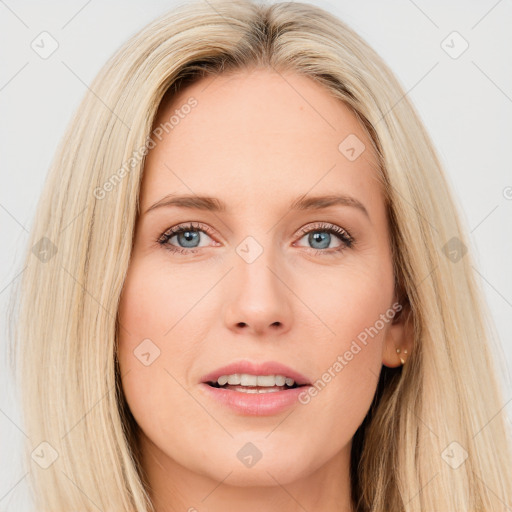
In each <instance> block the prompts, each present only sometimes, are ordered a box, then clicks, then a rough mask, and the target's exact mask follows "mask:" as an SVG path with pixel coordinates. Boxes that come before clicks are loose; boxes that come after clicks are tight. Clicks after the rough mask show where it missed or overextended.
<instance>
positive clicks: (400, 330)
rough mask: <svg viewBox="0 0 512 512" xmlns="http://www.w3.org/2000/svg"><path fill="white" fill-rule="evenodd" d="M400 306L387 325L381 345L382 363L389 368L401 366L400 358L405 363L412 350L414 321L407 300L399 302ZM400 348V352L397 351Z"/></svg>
mask: <svg viewBox="0 0 512 512" xmlns="http://www.w3.org/2000/svg"><path fill="white" fill-rule="evenodd" d="M400 304H403V306H402V308H401V309H400V310H399V311H397V313H396V314H395V316H394V317H393V319H392V321H391V323H390V324H389V325H388V328H387V331H386V335H385V338H384V345H383V347H382V364H383V365H384V366H388V367H389V368H395V367H397V366H401V361H400V358H402V359H403V360H404V361H405V362H406V363H407V359H408V358H409V357H411V354H412V351H413V350H414V323H413V317H412V312H411V306H410V304H409V301H408V300H404V301H403V302H400ZM397 349H400V353H398V352H397Z"/></svg>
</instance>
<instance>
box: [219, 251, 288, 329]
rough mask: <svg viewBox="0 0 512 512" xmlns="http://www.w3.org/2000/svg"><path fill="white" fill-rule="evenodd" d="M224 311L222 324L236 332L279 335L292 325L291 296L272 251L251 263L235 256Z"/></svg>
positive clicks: (264, 252) (265, 252)
mask: <svg viewBox="0 0 512 512" xmlns="http://www.w3.org/2000/svg"><path fill="white" fill-rule="evenodd" d="M230 275H231V278H230V283H231V286H230V288H229V289H228V290H227V295H226V305H225V310H224V317H225V325H226V326H227V327H228V329H230V330H232V331H235V332H237V333H240V332H246V333H247V334H253V335H258V336H265V335H274V336H275V335H276V334H279V335H282V334H283V333H285V332H287V331H288V330H289V329H290V326H291V319H292V308H291V303H290V301H291V300H292V297H293V293H292V292H291V291H290V289H289V288H288V286H287V284H286V281H287V279H286V276H285V272H284V270H283V269H282V266H280V265H279V264H278V262H277V261H276V258H274V257H273V255H272V254H271V251H270V250H268V251H263V253H262V254H261V255H260V256H259V257H258V258H257V259H256V260H255V261H252V262H251V263H248V262H247V261H244V259H242V258H239V257H238V256H236V257H235V268H234V269H233V271H232V272H230Z"/></svg>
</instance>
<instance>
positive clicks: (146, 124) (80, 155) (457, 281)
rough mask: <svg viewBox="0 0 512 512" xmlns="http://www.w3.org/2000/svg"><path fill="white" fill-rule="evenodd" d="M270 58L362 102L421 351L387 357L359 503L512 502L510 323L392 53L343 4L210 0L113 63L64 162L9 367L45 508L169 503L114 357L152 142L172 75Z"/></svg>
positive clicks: (418, 506)
mask: <svg viewBox="0 0 512 512" xmlns="http://www.w3.org/2000/svg"><path fill="white" fill-rule="evenodd" d="M254 66H259V67H264V68H268V69H272V70H274V71H275V72H278V73H282V72H284V71H293V72H296V73H300V74H302V75H306V76H308V77H311V79H313V80H315V81H316V82H317V83H320V84H322V85H323V86H324V87H325V89H326V91H328V92H329V93H331V94H333V95H334V96H335V97H337V98H339V99H340V100H341V101H342V102H344V104H345V105H347V106H348V107H349V108H350V109H351V110H352V111H353V112H354V114H355V115H356V116H357V117H358V119H359V120H360V122H361V124H362V126H363V127H364V128H365V129H366V130H367V133H368V135H369V137H370V139H371V141H372V144H373V145H374V148H375V151H376V154H377V155H378V158H379V164H380V169H379V170H378V171H379V179H380V180H381V182H382V184H383V186H384V192H385V200H386V204H387V208H388V213H389V222H390V229H391V240H390V243H391V246H392V250H393V256H394V268H395V278H396V285H397V289H399V290H400V291H401V293H402V299H403V301H405V302H406V303H407V304H408V305H409V307H410V318H411V321H412V322H413V325H414V349H413V351H412V353H411V354H410V357H408V359H407V363H406V365H405V366H404V367H403V368H402V369H399V370H398V371H396V370H392V369H389V368H386V367H383V369H382V373H381V376H380V381H379V384H378V388H377V393H376V395H375V398H374V401H373V403H372V406H371V408H370V411H369V413H368V415H367V417H366V418H365V420H364V422H363V424H362V425H361V426H360V427H359V429H358V431H357V432H356V435H355V436H354V440H353V451H352V460H351V485H352V493H353V500H354V503H355V506H356V510H358V511H372V512H377V511H379V512H383V511H389V510H393V511H396V512H398V511H407V512H415V511H429V512H430V511H433V510H443V511H455V510H457V511H460V510H486V511H497V510H500V511H501V510H503V506H504V504H505V503H506V504H508V505H509V506H510V505H512V487H511V485H512V484H511V482H512V472H511V464H510V460H511V459H512V453H511V447H510V438H509V434H510V433H509V432H507V427H506V421H505V413H504V409H503V408H504V403H505V401H504V398H503V396H502V394H501V393H502V390H501V388H500V382H499V380H498V368H497V363H496V359H494V358H493V355H492V350H491V349H492V348H493V347H492V344H493V343H496V342H495V341H493V340H494V339H495V338H496V333H495V332H494V331H493V329H494V328H493V324H492V322H491V320H490V315H489V312H488V311H487V309H486V307H487V306H486V304H485V303H484V300H483V294H482V291H481V289H480V288H479V285H478V284H477V282H476V280H475V274H474V271H473V269H472V259H471V252H468V253H467V254H465V255H464V256H463V257H460V256H459V257H455V258H453V257H448V256H449V254H448V251H447V247H448V248H450V247H452V245H453V246H454V247H455V248H456V249H457V248H458V249H461V248H463V247H469V246H470V243H469V241H468V236H467V234H466V232H465V229H463V227H462V226H461V222H460V220H459V217H460V214H459V212H458V211H457V206H456V203H455V200H454V198H453V197H452V195H451V193H450V191H449V186H448V184H447V180H446V178H445V176H444V173H443V170H442V167H441V164H440V162H439V160H438V157H437V156H436V153H435V150H434V148H433V146H432V143H431V141H430V139H429V136H428V135H427V133H426V131H425V129H424V127H423V126H422V123H421V121H420V119H419V116H418V115H417V113H416V112H415V110H414V107H413V106H412V105H411V103H410V102H409V100H408V97H407V96H406V95H405V93H404V91H403V89H402V87H401V86H400V84H399V83H398V81H397V80H396V78H395V77H394V76H393V74H392V72H391V71H390V70H389V69H388V67H387V66H386V64H385V63H384V62H383V61H382V60H381V58H380V57H379V56H378V55H377V54H376V52H375V51H374V50H373V49H372V48H370V47H369V46H368V44H367V43H366V42H365V41H364V40H362V39H361V38H360V37H359V36H358V35H357V34H356V33H355V32H354V31H353V30H351V29H350V28H349V27H348V26H346V25H345V24H344V23H342V22H341V21H340V20H338V19H337V18H336V17H335V16H334V15H332V14H330V13H328V12H325V11H324V10H322V9H320V8H318V7H314V6H311V5H308V4H305V3H299V2H289V3H276V4H273V5H272V4H271V5H264V4H261V5H259V4H255V3H253V2H250V1H213V0H210V1H209V2H204V1H196V2H194V3H186V4H182V5H180V6H179V7H178V8H175V9H174V10H173V11H171V12H168V13H166V14H165V15H163V16H161V17H159V18H158V19H157V20H155V21H154V22H152V23H151V24H149V25H148V26H146V27H145V28H143V29H142V30H141V31H140V32H139V33H137V34H136V35H135V36H133V37H132V38H131V39H130V40H129V41H128V42H126V44H124V45H123V46H122V48H120V50H119V51H118V52H117V53H116V54H115V55H114V56H113V57H111V58H110V59H109V60H108V62H107V63H106V65H105V66H104V67H103V68H102V70H101V71H100V73H99V74H98V76H97V77H96V78H95V80H94V81H93V83H92V84H91V88H90V89H91V92H88V93H87V95H86V96H85V98H84V99H83V101H82V103H81V104H80V106H79V108H78V110H77V112H76V113H75V115H74V117H73V119H72V122H71V123H70V125H69V127H68V129H67V131H66V133H65V135H64V137H63V139H62V141H61V143H60V146H59V148H58V151H57V154H56V156H55V158H54V161H53V162H52V166H51V169H50V172H49V176H48V179H47V182H46V184H45V187H44V191H43V193H42V196H41V199H40V202H39V204H38V208H37V212H36V215H35V219H34V223H33V229H32V231H31V234H30V240H29V242H28V245H27V250H26V255H25V261H24V265H23V266H24V267H25V266H26V269H25V270H24V272H23V274H22V278H21V281H20V284H19V288H15V293H14V299H13V300H15V301H16V307H19V310H17V311H16V325H15V329H14V334H13V340H14V357H13V365H15V366H14V367H15V369H16V371H17V372H18V373H17V375H16V378H17V379H18V383H19V386H20V389H21V392H22V397H21V400H22V411H23V420H24V425H25V428H26V430H27V433H28V436H29V441H27V446H26V464H27V467H28V471H30V478H31V480H30V481H31V483H32V486H33V492H34V496H35V499H36V504H37V510H39V511H42V512H43V511H64V510H81V511H85V510H87V511H89V510H91V511H93V510H97V508H100V509H101V510H105V511H110V510H111V511H116V512H118V511H120V510H130V511H138V512H142V511H147V510H153V507H152V505H151V500H150V498H149V492H148V488H147V482H146V481H145V478H144V475H143V471H142V469H141V465H140V453H139V452H138V448H137V439H136V428H137V425H136V424H135V422H134V420H133V417H132V416H131V414H130V411H129V409H128V407H127V405H126V402H125V400H124V397H123V393H122V386H121V376H120V375H119V368H118V365H117V359H116V346H117V345H116V344H117V333H118V329H122V326H120V325H119V324H118V322H117V310H118V304H119V297H120V294H121V290H122V287H123V282H124V279H125V276H126V272H127V268H128V265H129V262H130V254H131V249H132V243H133V234H134V226H135V222H136V219H137V215H138V209H139V202H138V201H139V190H140V184H141V179H142V174H143V168H144V156H145V154H146V153H147V151H148V149H150V148H151V147H152V144H153V145H154V140H153V139H151V137H150V134H151V130H152V128H153V122H154V118H155V114H156V111H157V109H158V106H159V104H160V103H161V101H162V98H163V97H164V94H165V93H166V91H169V94H172V93H173V92H176V91H178V90H180V88H183V87H185V86H186V84H187V83H191V82H192V81H194V80H196V79H199V78H200V77H201V76H205V75H208V74H210V75H214V74H219V73H224V72H236V71H239V70H244V69H249V68H251V67H254ZM92 91H94V92H92ZM450 240H451V242H449V241H450ZM448 242H449V244H448V245H446V244H447V243H448ZM450 244H451V245H450ZM459 255H460V251H459ZM18 297H19V300H18ZM498 346H499V343H496V345H495V346H494V349H496V350H498ZM41 442H46V443H49V445H51V447H52V448H53V450H55V452H56V453H57V454H58V458H57V459H56V460H55V462H54V463H53V464H52V465H50V466H49V467H48V468H47V469H43V468H42V467H41V466H40V465H38V464H36V463H35V462H34V460H35V458H34V459H32V458H31V457H30V455H31V453H32V451H33V450H34V449H35V448H36V447H38V446H39V444H40V443H41ZM42 447H43V448H45V449H48V452H47V453H50V454H53V452H52V451H51V450H49V448H48V446H47V445H42ZM466 454H467V458H466V459H465V460H464V462H462V463H461V464H460V465H459V466H458V467H455V464H453V462H452V459H453V457H454V455H455V456H456V458H457V460H458V462H461V460H463V459H464V457H465V455H466Z"/></svg>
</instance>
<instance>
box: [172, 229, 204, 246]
mask: <svg viewBox="0 0 512 512" xmlns="http://www.w3.org/2000/svg"><path fill="white" fill-rule="evenodd" d="M176 236H177V237H178V240H179V241H180V243H181V241H182V240H183V239H185V247H196V246H195V245H189V243H190V242H192V243H193V242H194V238H195V241H196V242H197V241H198V240H199V233H197V232H196V231H182V232H181V233H178V234H177V235H176Z"/></svg>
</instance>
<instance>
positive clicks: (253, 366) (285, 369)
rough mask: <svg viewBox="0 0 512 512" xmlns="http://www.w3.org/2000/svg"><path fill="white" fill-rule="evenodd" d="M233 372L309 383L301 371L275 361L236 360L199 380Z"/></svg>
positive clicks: (210, 380) (209, 379)
mask: <svg viewBox="0 0 512 512" xmlns="http://www.w3.org/2000/svg"><path fill="white" fill-rule="evenodd" d="M234 373H246V374H249V375H283V376H284V377H289V378H291V379H293V380H294V381H295V383H296V384H297V385H298V386H302V385H304V384H310V382H309V380H308V379H307V378H306V377H305V376H304V375H302V374H301V373H299V372H297V371H296V370H293V369H292V368H290V367H289V366H286V365H284V364H281V363H278V362H277V361H263V362H260V363H258V362H254V361H248V360H243V361H236V362H234V363H231V364H228V365H226V366H222V367H220V368H217V369H216V370H214V371H212V372H210V373H208V374H207V375H204V376H203V377H202V378H201V382H217V379H218V378H219V377H220V376H221V375H233V374H234Z"/></svg>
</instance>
